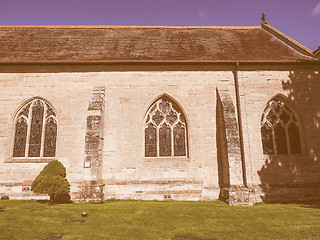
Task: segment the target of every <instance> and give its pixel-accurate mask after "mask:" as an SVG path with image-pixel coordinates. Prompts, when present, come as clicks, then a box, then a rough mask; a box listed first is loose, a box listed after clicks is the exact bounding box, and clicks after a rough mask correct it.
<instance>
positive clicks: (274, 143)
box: [271, 124, 278, 154]
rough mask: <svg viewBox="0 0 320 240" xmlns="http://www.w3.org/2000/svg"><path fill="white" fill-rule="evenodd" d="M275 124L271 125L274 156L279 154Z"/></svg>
mask: <svg viewBox="0 0 320 240" xmlns="http://www.w3.org/2000/svg"><path fill="white" fill-rule="evenodd" d="M274 126H275V125H274V124H273V125H271V131H272V133H271V134H272V145H273V154H277V153H278V152H277V143H276V135H275V133H274Z"/></svg>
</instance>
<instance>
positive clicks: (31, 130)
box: [12, 98, 57, 158]
mask: <svg viewBox="0 0 320 240" xmlns="http://www.w3.org/2000/svg"><path fill="white" fill-rule="evenodd" d="M14 124H15V134H14V144H13V154H12V156H13V157H25V158H26V157H30V158H33V157H40V158H42V157H55V155H56V141H57V118H56V113H55V112H54V110H53V108H52V107H51V106H50V105H49V103H47V102H45V101H44V100H42V99H39V98H36V99H34V100H32V101H30V102H28V103H26V104H25V105H24V106H22V107H21V109H20V110H19V111H18V113H17V115H16V118H15V121H14Z"/></svg>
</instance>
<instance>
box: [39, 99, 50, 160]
mask: <svg viewBox="0 0 320 240" xmlns="http://www.w3.org/2000/svg"><path fill="white" fill-rule="evenodd" d="M46 115H47V105H46V104H43V116H42V132H41V143H40V157H43V151H44V137H45V125H46V121H47V120H48V119H46V117H47V116H46Z"/></svg>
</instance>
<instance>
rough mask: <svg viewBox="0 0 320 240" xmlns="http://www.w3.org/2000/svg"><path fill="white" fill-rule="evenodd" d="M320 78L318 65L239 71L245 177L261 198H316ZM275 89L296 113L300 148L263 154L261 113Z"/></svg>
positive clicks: (318, 193)
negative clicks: (293, 152) (285, 153)
mask: <svg viewBox="0 0 320 240" xmlns="http://www.w3.org/2000/svg"><path fill="white" fill-rule="evenodd" d="M319 82H320V74H319V71H318V70H316V69H312V68H310V69H307V68H298V67H296V68H293V67H291V70H290V71H288V70H287V71H286V70H277V71H266V70H260V71H241V72H239V85H240V93H241V107H242V109H241V110H242V116H243V118H242V121H243V132H244V145H245V146H244V152H245V158H246V172H247V180H248V185H249V187H251V188H253V189H256V190H257V191H256V192H257V197H258V198H259V199H260V201H261V200H263V201H268V202H270V201H287V200H290V201H295V200H296V201H297V200H306V199H309V200H310V199H319V198H320V188H319V186H320V185H319V182H320V174H319V170H320V160H319V155H320V128H319V126H320V124H319V113H320V107H319V102H320V95H319V94H318V93H319V91H320V85H319ZM279 94H280V96H281V97H283V98H284V99H287V102H288V104H289V105H290V107H291V108H292V109H293V111H295V112H296V114H297V115H298V116H299V118H300V121H301V125H302V141H301V145H302V154H289V155H284V154H282V155H281V154H280V155H264V154H263V149H262V144H261V131H260V123H261V117H262V113H263V111H264V109H265V107H266V104H267V103H268V101H270V100H271V99H272V98H273V97H275V96H277V95H278V96H279ZM310 184H311V185H312V187H311V185H310Z"/></svg>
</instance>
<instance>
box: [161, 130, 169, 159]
mask: <svg viewBox="0 0 320 240" xmlns="http://www.w3.org/2000/svg"><path fill="white" fill-rule="evenodd" d="M159 155H160V156H171V129H170V127H169V126H167V124H163V125H162V126H161V127H160V129H159Z"/></svg>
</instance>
